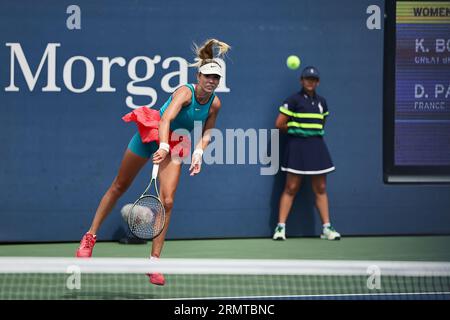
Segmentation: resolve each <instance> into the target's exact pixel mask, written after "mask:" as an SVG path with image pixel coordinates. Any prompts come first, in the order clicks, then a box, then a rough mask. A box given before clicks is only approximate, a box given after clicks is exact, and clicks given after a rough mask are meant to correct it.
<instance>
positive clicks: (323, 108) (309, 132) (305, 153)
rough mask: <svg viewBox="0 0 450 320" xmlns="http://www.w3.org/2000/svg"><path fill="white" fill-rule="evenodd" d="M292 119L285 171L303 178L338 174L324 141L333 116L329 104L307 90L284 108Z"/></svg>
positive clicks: (292, 97)
mask: <svg viewBox="0 0 450 320" xmlns="http://www.w3.org/2000/svg"><path fill="white" fill-rule="evenodd" d="M279 110H280V112H281V113H283V114H285V115H287V116H289V121H288V139H287V142H286V149H285V154H284V157H283V160H282V163H281V170H282V171H286V172H291V173H294V174H299V175H320V174H326V173H329V172H332V171H334V170H335V167H334V165H333V161H332V159H331V156H330V153H329V151H328V148H327V145H326V144H325V140H324V138H323V136H324V134H325V131H324V125H325V119H326V117H327V116H328V115H329V111H328V106H327V102H326V100H325V99H324V98H323V97H321V96H319V95H317V94H315V95H314V96H309V95H308V94H307V93H306V92H305V91H304V90H303V89H302V90H301V91H300V92H298V93H296V94H294V95H292V96H290V97H289V98H287V99H286V100H285V101H284V104H283V106H281V107H280V109H279Z"/></svg>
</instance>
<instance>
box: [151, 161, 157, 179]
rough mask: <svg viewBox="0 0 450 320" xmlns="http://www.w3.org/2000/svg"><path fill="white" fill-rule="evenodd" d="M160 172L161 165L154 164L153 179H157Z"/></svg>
mask: <svg viewBox="0 0 450 320" xmlns="http://www.w3.org/2000/svg"><path fill="white" fill-rule="evenodd" d="M158 170H159V164H154V165H153V170H152V179H156V177H157V176H158Z"/></svg>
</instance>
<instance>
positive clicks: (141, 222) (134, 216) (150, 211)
mask: <svg viewBox="0 0 450 320" xmlns="http://www.w3.org/2000/svg"><path fill="white" fill-rule="evenodd" d="M164 213H165V212H164V206H163V204H162V203H161V201H160V200H159V199H157V198H156V197H154V196H144V197H142V198H140V199H139V200H138V201H137V202H136V203H135V204H134V206H133V207H132V208H131V211H130V214H129V217H128V219H129V221H128V224H129V227H130V231H131V232H132V233H133V234H134V235H135V236H136V237H138V238H141V239H152V238H154V237H156V236H157V235H158V234H159V233H160V232H161V231H162V229H163V228H164V218H165V214H164Z"/></svg>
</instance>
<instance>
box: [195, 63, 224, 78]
mask: <svg viewBox="0 0 450 320" xmlns="http://www.w3.org/2000/svg"><path fill="white" fill-rule="evenodd" d="M198 71H199V72H200V73H203V74H217V75H218V76H221V77H222V67H221V66H220V65H219V64H217V63H215V62H211V63H207V64H204V65H203V66H201V67H200V68H198Z"/></svg>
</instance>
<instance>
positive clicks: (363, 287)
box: [0, 257, 450, 300]
mask: <svg viewBox="0 0 450 320" xmlns="http://www.w3.org/2000/svg"><path fill="white" fill-rule="evenodd" d="M151 272H161V273H163V274H164V275H165V278H166V284H165V286H155V285H152V284H150V283H149V281H148V277H147V276H146V275H145V274H146V273H151ZM0 299H2V300H5V299H14V300H20V299H33V300H40V299H45V300H50V299H58V300H61V299H450V263H448V262H400V261H398V262H394V261H392V262H387V261H329V260H241V259H238V260H235V259H220V260H219V259H161V260H158V261H154V260H149V259H130V258H91V259H75V258H35V257H33V258H31V257H1V258H0Z"/></svg>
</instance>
